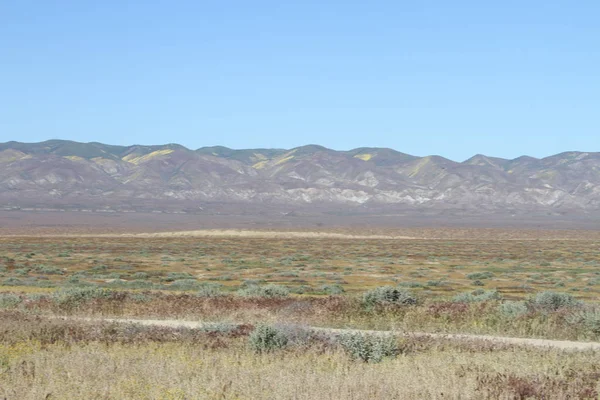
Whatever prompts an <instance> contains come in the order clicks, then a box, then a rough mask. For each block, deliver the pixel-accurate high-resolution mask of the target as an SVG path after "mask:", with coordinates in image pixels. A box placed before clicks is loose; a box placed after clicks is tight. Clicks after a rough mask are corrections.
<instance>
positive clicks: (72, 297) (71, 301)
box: [51, 287, 114, 308]
mask: <svg viewBox="0 0 600 400" xmlns="http://www.w3.org/2000/svg"><path fill="white" fill-rule="evenodd" d="M113 293H114V292H113V291H112V290H109V289H101V288H97V287H85V288H70V289H61V290H58V291H56V292H54V293H53V294H52V296H51V299H52V301H53V302H54V303H55V304H56V305H58V306H59V307H62V308H71V307H77V306H79V305H81V304H83V303H86V302H88V301H91V300H95V299H102V298H110V297H111V296H112V295H113Z"/></svg>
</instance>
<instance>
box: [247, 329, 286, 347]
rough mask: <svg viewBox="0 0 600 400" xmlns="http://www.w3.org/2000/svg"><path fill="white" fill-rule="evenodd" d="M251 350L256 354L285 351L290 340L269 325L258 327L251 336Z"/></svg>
mask: <svg viewBox="0 0 600 400" xmlns="http://www.w3.org/2000/svg"><path fill="white" fill-rule="evenodd" d="M249 343H250V348H251V349H252V350H254V352H256V353H268V352H271V351H274V350H279V349H283V348H284V347H285V346H287V343H288V339H287V336H285V334H284V333H283V332H282V331H281V330H279V329H277V328H274V327H272V326H269V325H258V326H257V327H256V328H255V329H254V330H253V331H252V333H251V334H250V337H249Z"/></svg>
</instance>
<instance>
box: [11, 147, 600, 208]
mask: <svg viewBox="0 0 600 400" xmlns="http://www.w3.org/2000/svg"><path fill="white" fill-rule="evenodd" d="M224 205H230V207H233V208H234V209H235V207H239V208H240V209H243V210H246V211H245V212H251V213H252V212H255V213H258V212H261V210H263V209H268V208H277V209H279V208H283V209H291V210H295V209H311V210H330V211H331V210H334V211H336V212H340V213H342V212H355V211H357V210H361V211H364V210H367V211H369V210H372V211H374V212H375V211H379V212H382V211H385V212H390V211H394V210H428V211H430V212H446V211H448V210H451V211H455V212H462V213H466V214H469V213H492V212H510V213H518V212H529V211H536V212H548V213H564V212H571V211H577V212H590V211H597V210H598V209H599V208H600V153H583V152H567V153H562V154H557V155H554V156H551V157H546V158H543V159H536V158H532V157H527V156H523V157H519V158H517V159H514V160H506V159H501V158H494V157H487V156H485V155H481V154H479V155H476V156H474V157H472V158H470V159H469V160H466V161H464V162H456V161H452V160H448V159H445V158H443V157H439V156H428V157H416V156H412V155H408V154H404V153H401V152H398V151H395V150H392V149H384V148H360V149H354V150H350V151H335V150H331V149H327V148H325V147H321V146H316V145H310V146H303V147H298V148H295V149H247V150H233V149H229V148H226V147H221V146H217V147H205V148H201V149H197V150H190V149H187V148H185V147H184V146H181V145H177V144H167V145H162V146H138V145H135V146H111V145H105V144H101V143H77V142H72V141H62V140H51V141H46V142H41V143H19V142H8V143H2V144H0V208H2V209H15V208H51V209H56V208H58V209H86V210H97V211H100V210H104V211H119V210H120V211H139V210H145V211H180V212H200V211H202V210H205V209H206V208H207V207H208V208H210V207H213V208H215V207H217V208H218V207H223V206H224ZM215 209H216V208H215Z"/></svg>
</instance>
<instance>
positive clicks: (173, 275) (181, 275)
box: [164, 272, 194, 282]
mask: <svg viewBox="0 0 600 400" xmlns="http://www.w3.org/2000/svg"><path fill="white" fill-rule="evenodd" d="M180 279H194V276H193V275H192V274H189V273H187V272H169V273H168V274H167V276H166V278H164V280H165V282H173V281H177V280H180Z"/></svg>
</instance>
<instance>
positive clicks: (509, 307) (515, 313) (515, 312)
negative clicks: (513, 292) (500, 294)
mask: <svg viewBox="0 0 600 400" xmlns="http://www.w3.org/2000/svg"><path fill="white" fill-rule="evenodd" d="M498 310H499V311H500V313H501V314H502V315H504V316H505V317H508V318H518V317H520V316H521V315H525V314H527V312H528V311H529V310H528V308H527V304H525V302H523V301H507V302H505V303H502V304H500V305H499V306H498Z"/></svg>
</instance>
